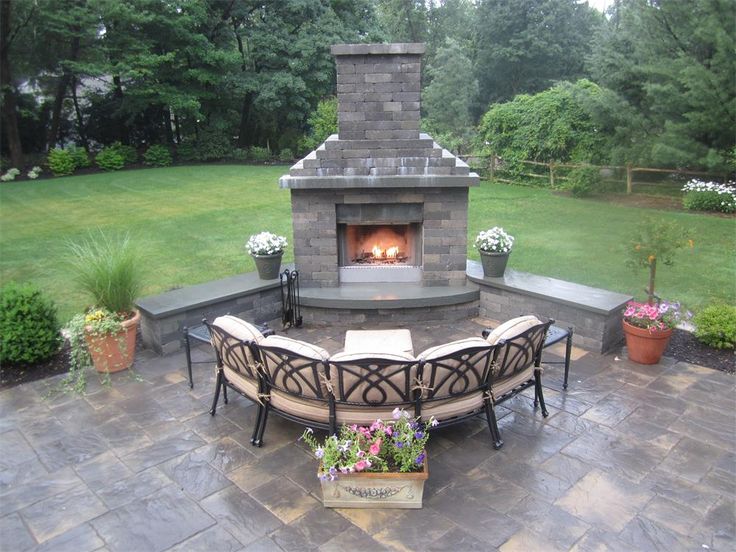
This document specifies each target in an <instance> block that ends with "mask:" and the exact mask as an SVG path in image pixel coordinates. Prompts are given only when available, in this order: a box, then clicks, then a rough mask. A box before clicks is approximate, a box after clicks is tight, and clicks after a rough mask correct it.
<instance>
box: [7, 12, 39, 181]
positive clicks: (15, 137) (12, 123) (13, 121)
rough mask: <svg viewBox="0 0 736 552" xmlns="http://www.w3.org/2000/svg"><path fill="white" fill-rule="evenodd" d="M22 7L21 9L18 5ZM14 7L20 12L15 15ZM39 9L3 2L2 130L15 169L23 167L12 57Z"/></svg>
mask: <svg viewBox="0 0 736 552" xmlns="http://www.w3.org/2000/svg"><path fill="white" fill-rule="evenodd" d="M19 4H20V5H19ZM12 7H16V8H20V9H17V10H15V12H14V11H13V9H12ZM35 14H36V7H35V5H33V4H32V3H30V2H22V3H13V6H11V1H10V0H0V103H2V123H3V124H2V126H3V129H4V131H5V132H4V134H5V139H6V140H7V146H8V150H9V152H10V161H11V163H12V164H13V166H14V167H16V168H20V167H22V166H23V147H22V145H21V141H20V132H19V131H18V101H17V95H18V92H17V90H16V83H15V82H14V81H13V66H12V63H11V59H10V55H11V53H12V51H13V47H14V45H15V44H17V40H18V37H19V36H20V35H21V33H23V32H25V30H26V28H27V27H28V25H29V24H30V22H31V20H32V19H33V17H34V15H35Z"/></svg>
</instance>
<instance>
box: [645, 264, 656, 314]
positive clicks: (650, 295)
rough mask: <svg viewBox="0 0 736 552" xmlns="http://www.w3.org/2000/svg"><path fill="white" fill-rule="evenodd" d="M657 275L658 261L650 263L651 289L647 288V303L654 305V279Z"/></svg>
mask: <svg viewBox="0 0 736 552" xmlns="http://www.w3.org/2000/svg"><path fill="white" fill-rule="evenodd" d="M656 275H657V259H652V260H651V261H649V287H648V288H647V296H648V297H647V303H649V304H650V305H653V304H654V277H655V276H656Z"/></svg>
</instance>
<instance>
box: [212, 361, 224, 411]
mask: <svg viewBox="0 0 736 552" xmlns="http://www.w3.org/2000/svg"><path fill="white" fill-rule="evenodd" d="M223 385H224V382H223V380H222V370H218V371H217V381H215V398H214V399H213V401H212V408H211V409H210V414H211V415H212V416H214V415H215V411H216V410H217V401H218V400H219V399H220V387H222V386H223Z"/></svg>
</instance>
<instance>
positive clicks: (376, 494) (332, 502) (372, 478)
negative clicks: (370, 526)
mask: <svg viewBox="0 0 736 552" xmlns="http://www.w3.org/2000/svg"><path fill="white" fill-rule="evenodd" d="M428 477H429V466H428V464H427V459H426V458H425V460H424V469H423V470H422V471H420V472H411V473H395V472H389V473H382V472H359V473H350V474H339V475H338V476H337V479H335V480H334V481H330V480H329V479H328V480H320V482H321V483H322V504H323V505H324V506H325V507H327V508H421V507H422V496H423V494H424V482H425V481H427V478H428Z"/></svg>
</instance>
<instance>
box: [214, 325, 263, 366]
mask: <svg viewBox="0 0 736 552" xmlns="http://www.w3.org/2000/svg"><path fill="white" fill-rule="evenodd" d="M263 339H264V338H263V334H261V332H260V331H258V328H256V327H255V326H254V325H253V324H249V323H248V322H246V321H245V320H241V319H240V318H237V317H236V316H230V315H226V316H220V317H218V318H215V321H214V322H212V346H213V347H214V348H215V349H216V350H217V352H218V354H219V355H220V359H221V360H222V363H223V365H225V366H226V367H228V368H229V369H231V370H234V371H235V372H237V373H238V374H240V375H242V376H244V377H248V378H257V377H258V375H257V373H256V369H255V362H254V359H253V355H252V353H251V350H250V348H249V347H248V346H247V345H245V344H244V343H243V342H244V341H247V342H255V343H258V342H260V341H262V340H263Z"/></svg>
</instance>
